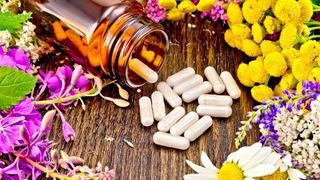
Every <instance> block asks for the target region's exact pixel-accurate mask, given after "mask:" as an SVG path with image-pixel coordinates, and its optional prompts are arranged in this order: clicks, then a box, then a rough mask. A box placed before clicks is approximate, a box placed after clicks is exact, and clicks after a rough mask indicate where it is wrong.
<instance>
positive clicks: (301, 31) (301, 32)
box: [298, 24, 310, 37]
mask: <svg viewBox="0 0 320 180" xmlns="http://www.w3.org/2000/svg"><path fill="white" fill-rule="evenodd" d="M309 35H310V30H309V27H308V26H307V25H305V24H300V25H299V26H298V36H299V37H308V36H309Z"/></svg>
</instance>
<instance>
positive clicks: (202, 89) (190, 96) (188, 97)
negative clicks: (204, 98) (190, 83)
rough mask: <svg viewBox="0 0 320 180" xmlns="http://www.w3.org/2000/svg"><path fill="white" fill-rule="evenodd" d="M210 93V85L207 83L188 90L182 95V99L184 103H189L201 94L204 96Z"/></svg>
mask: <svg viewBox="0 0 320 180" xmlns="http://www.w3.org/2000/svg"><path fill="white" fill-rule="evenodd" d="M211 91H212V85H211V83H209V82H208V81H205V82H203V83H202V84H200V85H198V86H196V87H193V88H192V89H189V90H188V91H186V92H184V93H183V94H182V99H183V101H184V102H186V103H189V102H191V101H194V100H196V99H197V98H198V97H199V96H200V95H201V94H206V93H209V92H211Z"/></svg>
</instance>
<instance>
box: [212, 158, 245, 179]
mask: <svg viewBox="0 0 320 180" xmlns="http://www.w3.org/2000/svg"><path fill="white" fill-rule="evenodd" d="M218 179H219V180H244V175H243V171H242V170H241V168H240V167H239V166H238V165H237V164H235V163H230V162H229V163H226V164H224V165H223V166H222V167H221V169H220V170H219V174H218Z"/></svg>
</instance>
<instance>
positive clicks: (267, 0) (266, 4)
mask: <svg viewBox="0 0 320 180" xmlns="http://www.w3.org/2000/svg"><path fill="white" fill-rule="evenodd" d="M256 1H257V3H258V5H259V7H261V9H262V10H263V11H266V10H268V9H269V8H270V7H271V4H272V2H273V0H256Z"/></svg>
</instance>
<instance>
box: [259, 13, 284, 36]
mask: <svg viewBox="0 0 320 180" xmlns="http://www.w3.org/2000/svg"><path fill="white" fill-rule="evenodd" d="M263 25H264V27H265V28H266V30H267V32H268V33H269V34H273V33H275V32H278V31H280V30H281V23H280V21H279V20H278V19H276V18H273V17H271V16H266V18H265V19H264V21H263Z"/></svg>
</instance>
